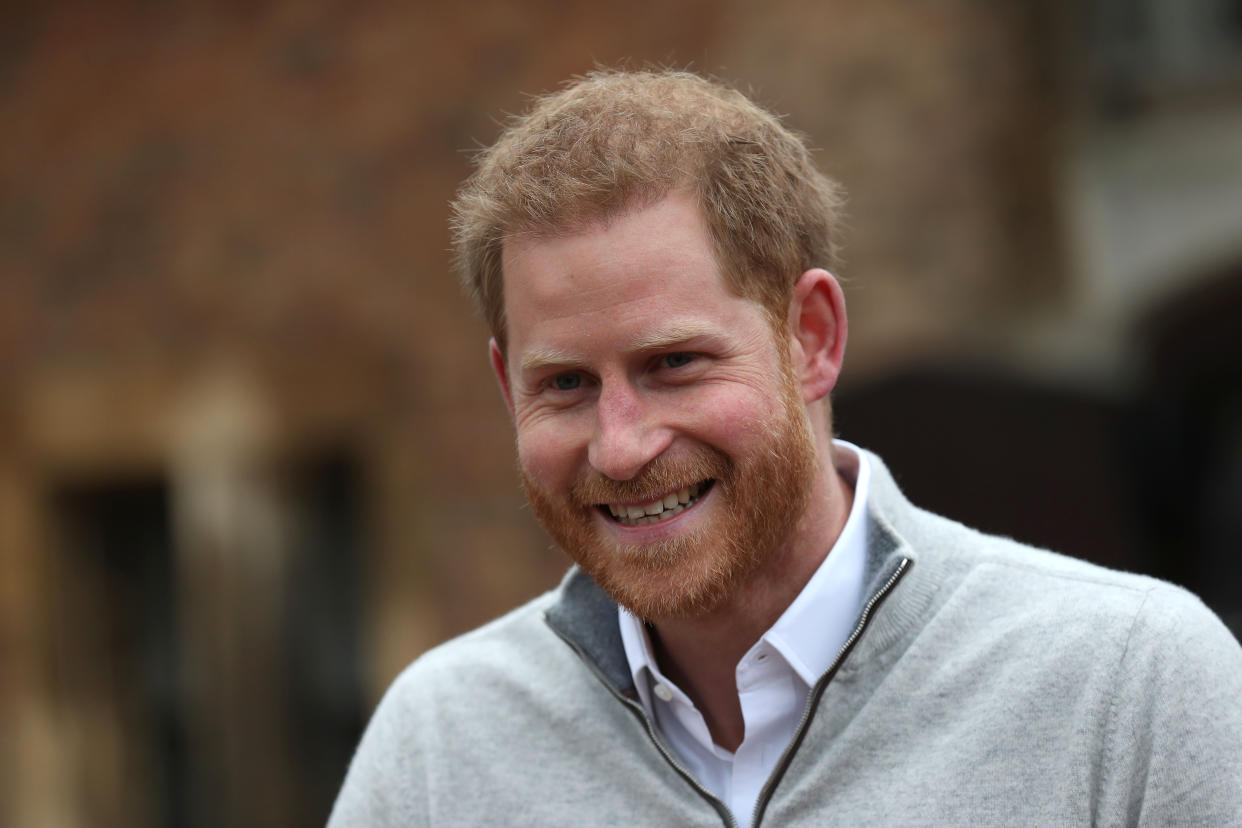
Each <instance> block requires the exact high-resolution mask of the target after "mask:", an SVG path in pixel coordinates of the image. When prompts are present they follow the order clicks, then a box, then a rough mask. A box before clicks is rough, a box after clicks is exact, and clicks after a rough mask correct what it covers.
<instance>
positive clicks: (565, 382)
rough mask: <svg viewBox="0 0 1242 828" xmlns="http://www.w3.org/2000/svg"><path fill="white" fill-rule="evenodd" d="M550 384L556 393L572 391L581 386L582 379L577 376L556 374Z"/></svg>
mask: <svg viewBox="0 0 1242 828" xmlns="http://www.w3.org/2000/svg"><path fill="white" fill-rule="evenodd" d="M552 384H553V385H554V386H556V390H557V391H573V390H575V389H576V388H578V387H579V386H580V385H582V377H581V375H579V374H557V375H556V378H555V379H554V380H552Z"/></svg>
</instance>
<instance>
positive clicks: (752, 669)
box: [618, 440, 871, 828]
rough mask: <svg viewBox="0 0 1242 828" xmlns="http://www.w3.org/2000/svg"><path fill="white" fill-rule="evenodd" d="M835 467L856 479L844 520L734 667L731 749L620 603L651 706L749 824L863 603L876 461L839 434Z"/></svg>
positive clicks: (686, 755) (667, 734)
mask: <svg viewBox="0 0 1242 828" xmlns="http://www.w3.org/2000/svg"><path fill="white" fill-rule="evenodd" d="M834 447H835V455H834V456H835V459H836V465H837V471H838V472H840V473H841V475H842V477H844V478H845V480H846V481H847V482H852V483H853V486H854V504H853V506H852V507H851V509H850V514H849V517H848V518H847V519H846V522H845V527H844V529H842V531H841V535H840V536H839V537H838V538H837V541H836V543H835V544H833V547H832V549H831V550H830V551H829V553H828V556H827V557H826V558H824V562H823V563H822V564H820V567H819V569H817V570H816V571H815V574H814V575H812V576H811V579H810V580H809V581H807V584H806V586H805V587H803V589H802V592H800V593H799V594H798V597H797V598H795V599H794V600H793V603H791V604H790V605H789V606H788V607H787V608H786V609H785V612H784V613H783V614H782V615H781V617H780V618H778V619H777V621H776V623H775V624H773V625H772V628H771V629H769V630H768V631H767V632H766V633H764V634H763V636H762V637H761V638H760V639H759V640H758V641H757V642H755V645H754V646H753V647H751V648H750V650H748V651H747V652H746V655H744V656H742V660H741V661H739V662H738V665H737V669H736V670H735V671H734V675H735V677H736V679H737V693H738V700H739V701H740V702H741V705H742V720H743V722H744V724H745V735H744V736H743V738H742V743H741V744H740V745H738V748H737V750H736V751H734V752H732V753H731V752H729V751H727V750H725V749H724V748H722V747H720V746H719V745H717V744H715V743H714V742H713V741H712V737H711V733H710V732H709V731H708V729H707V722H706V721H705V720H704V718H703V714H702V713H700V712H699V710H698V708H697V707H695V706H694V703H693V702H692V701H691V700H690V698H689V697H688V696H687V695H686V694H685V693H683V692H682V691H681V689H680V688H678V687H677V685H675V684H674V683H673V682H672V681H670V680H669V678H668V677H667V676H665V675H664V673H662V672H661V671H660V667H659V665H658V664H657V663H656V659H655V655H654V653H653V651H652V647H651V639H650V638H649V637H648V635H647V630H646V628H645V627H644V625H643V622H642V621H640V620H639V619H638V618H636V617H635V616H633V615H632V614H630V612H629V611H628V610H626V609H624V608H619V612H618V618H619V623H620V626H621V640H622V642H623V643H624V645H625V657H626V659H627V660H628V661H629V664H630V671H631V673H632V674H633V676H634V685H635V687H636V688H637V689H638V695H639V698H640V699H641V701H642V704H643V707H644V708H646V710H647V714H648V715H649V716H651V717H652V720H653V721H654V722H655V724H656V727H657V728H659V730H660V732H661V733H662V734H663V735H664V738H665V740H666V741H667V742H668V743H669V746H670V747H672V749H673V751H674V753H676V754H677V756H678V758H680V759H681V761H682V762H683V763H684V764H685V765H686V767H687V769H689V770H690V772H691V773H693V774H694V776H695V778H697V779H698V780H699V782H700V783H701V784H702V785H703V787H705V788H706V789H707V790H709V791H711V792H712V793H713V794H715V795H716V796H717V797H719V798H720V800H721V801H722V802H724V803H725V804H726V805H728V806H729V809H730V810H731V811H732V812H733V815H734V817H735V818H736V819H737V821H738V825H739V826H740V828H748V826H749V825H750V820H751V816H752V815H753V812H754V808H755V802H756V801H757V800H758V798H759V791H760V790H761V789H762V788H763V785H764V783H765V782H767V780H768V777H769V776H770V775H771V774H772V770H773V768H775V767H776V763H777V762H778V761H779V760H780V758H781V754H783V753H784V752H785V748H786V747H787V746H788V745H789V742H790V741H791V740H792V739H793V735H794V731H795V730H797V727H798V723H799V722H800V721H801V719H802V714H803V711H804V709H805V707H806V701H807V696H808V695H809V694H810V690H811V686H812V685H814V684H815V682H816V681H818V680H819V677H820V676H821V675H823V674H824V673H825V672H827V670H828V668H829V667H830V666H831V665H832V662H833V660H834V659H835V658H836V657H837V653H838V652H840V650H841V647H842V646H844V644H845V641H846V639H847V638H849V635H850V633H851V632H852V631H853V628H854V623H855V621H856V620H857V618H858V613H859V610H860V608H861V606H862V600H863V596H862V591H863V570H864V566H865V563H866V549H867V522H866V512H867V508H866V507H867V494H868V489H869V485H870V477H871V470H870V467H869V466H868V463H867V458H866V457H865V456H864V455H863V453H862V452H861V451H859V450H858V448H857V446H854V445H852V444H850V443H847V442H845V441H844V440H836V441H834Z"/></svg>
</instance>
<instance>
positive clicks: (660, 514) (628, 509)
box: [608, 483, 703, 526]
mask: <svg viewBox="0 0 1242 828" xmlns="http://www.w3.org/2000/svg"><path fill="white" fill-rule="evenodd" d="M702 491H703V485H702V484H701V483H695V484H694V485H693V486H687V487H685V488H684V489H679V490H677V492H675V493H673V494H668V495H665V496H664V497H662V498H660V499H659V500H653V501H651V502H650V503H644V504H642V505H639V506H620V505H617V504H613V503H609V504H608V511H609V512H611V513H612V516H613V517H614V518H616V519H617V521H618V522H620V523H623V524H625V525H627V526H646V525H647V524H649V523H659V522H660V521H662V520H667V519H668V518H671V517H672V516H673V515H676V514H679V513H680V512H682V511H684V510H686V509H687V508H689V507H690V505H691V504H693V503H694V501H695V500H697V499H698V497H699V495H700V494H701V493H702Z"/></svg>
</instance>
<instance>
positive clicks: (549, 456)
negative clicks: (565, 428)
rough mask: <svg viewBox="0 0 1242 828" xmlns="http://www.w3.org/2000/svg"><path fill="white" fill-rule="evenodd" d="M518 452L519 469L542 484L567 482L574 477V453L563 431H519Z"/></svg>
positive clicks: (546, 429)
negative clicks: (559, 432)
mask: <svg viewBox="0 0 1242 828" xmlns="http://www.w3.org/2000/svg"><path fill="white" fill-rule="evenodd" d="M517 453H518V463H519V465H520V466H521V468H522V472H523V473H524V474H526V476H527V477H530V478H532V479H534V480H535V481H536V482H538V483H540V484H542V485H544V486H558V485H563V484H567V482H568V481H569V480H571V479H572V477H573V473H574V462H575V461H574V457H575V455H576V452H575V450H574V449H573V444H572V441H571V440H569V439H568V435H567V434H565V433H561V434H558V433H557V432H556V430H555V429H551V428H533V429H524V430H520V431H519V432H518V439H517Z"/></svg>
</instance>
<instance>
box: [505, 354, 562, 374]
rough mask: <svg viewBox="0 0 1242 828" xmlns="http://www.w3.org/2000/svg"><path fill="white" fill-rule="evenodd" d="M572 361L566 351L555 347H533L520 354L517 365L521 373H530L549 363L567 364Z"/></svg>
mask: <svg viewBox="0 0 1242 828" xmlns="http://www.w3.org/2000/svg"><path fill="white" fill-rule="evenodd" d="M573 362H574V357H573V355H572V354H570V353H569V352H568V351H561V350H558V349H556V348H535V349H534V350H531V351H527V352H526V353H524V354H522V361H521V363H520V364H519V365H518V369H519V370H520V371H521V373H523V374H532V373H534V372H536V371H539V370H542V369H544V368H546V367H548V366H549V365H568V364H571V363H573Z"/></svg>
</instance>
